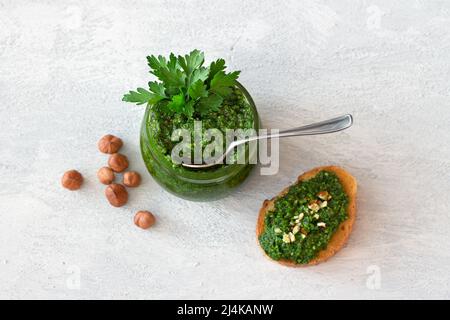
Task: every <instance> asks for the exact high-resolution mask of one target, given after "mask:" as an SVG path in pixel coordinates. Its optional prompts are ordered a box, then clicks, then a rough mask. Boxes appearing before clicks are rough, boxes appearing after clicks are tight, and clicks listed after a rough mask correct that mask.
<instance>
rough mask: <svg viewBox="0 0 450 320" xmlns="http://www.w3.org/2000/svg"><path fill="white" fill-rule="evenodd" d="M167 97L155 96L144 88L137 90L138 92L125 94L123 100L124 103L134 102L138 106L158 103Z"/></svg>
mask: <svg viewBox="0 0 450 320" xmlns="http://www.w3.org/2000/svg"><path fill="white" fill-rule="evenodd" d="M164 98H165V97H163V96H159V95H156V94H153V93H151V92H148V91H147V90H145V89H144V88H137V89H136V91H130V92H129V93H127V94H125V95H124V96H123V98H122V101H126V102H133V103H136V104H137V105H140V104H145V103H151V104H153V103H156V102H158V101H161V100H163V99H164Z"/></svg>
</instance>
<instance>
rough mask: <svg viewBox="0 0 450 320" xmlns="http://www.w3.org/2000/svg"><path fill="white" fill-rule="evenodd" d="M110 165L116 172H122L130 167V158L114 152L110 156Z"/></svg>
mask: <svg viewBox="0 0 450 320" xmlns="http://www.w3.org/2000/svg"><path fill="white" fill-rule="evenodd" d="M108 165H109V167H110V168H111V169H113V171H115V172H122V171H124V170H125V169H126V168H128V159H127V157H126V156H124V155H123V154H120V153H114V154H112V155H111V156H110V157H109V160H108Z"/></svg>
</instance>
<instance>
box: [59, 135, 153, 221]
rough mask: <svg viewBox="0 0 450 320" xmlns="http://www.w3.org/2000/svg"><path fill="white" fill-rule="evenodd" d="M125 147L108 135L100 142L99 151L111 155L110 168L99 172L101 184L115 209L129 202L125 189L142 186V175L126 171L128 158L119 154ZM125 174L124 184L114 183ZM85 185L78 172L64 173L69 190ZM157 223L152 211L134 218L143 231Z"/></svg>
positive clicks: (123, 177)
mask: <svg viewBox="0 0 450 320" xmlns="http://www.w3.org/2000/svg"><path fill="white" fill-rule="evenodd" d="M122 146H123V142H122V139H120V138H118V137H116V136H113V135H111V134H107V135H105V136H104V137H102V138H101V139H100V140H99V142H98V149H99V151H100V152H102V153H106V154H110V156H109V159H108V166H107V167H102V168H100V169H99V170H98V171H97V178H98V180H99V181H100V183H102V184H104V185H106V186H107V187H106V189H105V196H106V199H107V200H108V202H109V203H110V204H111V205H112V206H114V207H122V206H124V205H125V204H126V203H127V202H128V191H127V189H126V188H125V186H126V187H129V188H135V187H138V186H139V185H140V184H141V175H140V174H139V173H138V172H136V171H126V170H127V169H128V166H129V162H128V158H127V157H126V156H125V155H123V154H121V153H119V150H120V148H121V147H122ZM118 173H123V175H122V184H120V183H114V181H115V179H116V174H118ZM82 183H83V176H82V175H81V173H79V172H78V171H76V170H69V171H67V172H66V173H64V175H63V177H62V180H61V184H62V186H63V187H64V188H66V189H68V190H72V191H73V190H78V189H80V187H81V185H82ZM154 223H155V217H154V216H153V214H152V213H151V212H150V211H138V212H137V213H136V215H135V217H134V224H135V225H136V226H138V227H140V228H142V229H148V228H150V227H151V226H152V225H153V224H154Z"/></svg>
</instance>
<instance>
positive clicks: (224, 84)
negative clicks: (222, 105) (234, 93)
mask: <svg viewBox="0 0 450 320" xmlns="http://www.w3.org/2000/svg"><path fill="white" fill-rule="evenodd" d="M239 73H240V71H234V72H231V73H228V74H226V73H225V72H224V71H219V72H217V73H216V74H215V75H214V77H213V78H212V80H211V86H210V89H211V91H213V92H215V93H217V94H219V95H221V96H227V95H228V94H230V92H231V87H233V86H235V85H236V79H237V78H238V77H239Z"/></svg>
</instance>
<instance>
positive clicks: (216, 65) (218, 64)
mask: <svg viewBox="0 0 450 320" xmlns="http://www.w3.org/2000/svg"><path fill="white" fill-rule="evenodd" d="M225 68H226V67H225V60H223V59H217V60H216V61H213V62H211V65H210V66H209V75H208V83H211V80H212V79H213V78H214V76H215V75H216V73H217V72H219V71H223V70H225Z"/></svg>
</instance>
